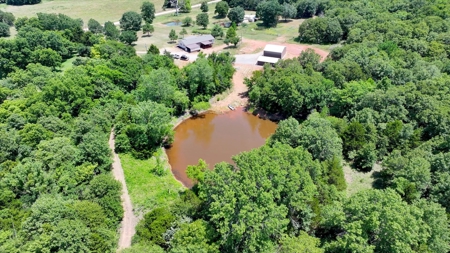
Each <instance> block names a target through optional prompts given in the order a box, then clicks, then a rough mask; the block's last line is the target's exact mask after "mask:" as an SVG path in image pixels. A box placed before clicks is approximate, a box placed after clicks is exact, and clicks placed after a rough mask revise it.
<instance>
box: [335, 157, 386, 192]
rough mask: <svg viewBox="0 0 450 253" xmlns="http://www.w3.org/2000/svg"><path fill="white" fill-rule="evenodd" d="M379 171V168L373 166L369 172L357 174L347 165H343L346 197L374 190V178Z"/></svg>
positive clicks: (376, 165)
mask: <svg viewBox="0 0 450 253" xmlns="http://www.w3.org/2000/svg"><path fill="white" fill-rule="evenodd" d="M380 171H381V166H380V165H378V164H375V165H374V166H373V169H372V171H370V172H366V173H364V172H359V171H357V170H355V169H352V168H351V167H350V166H349V165H348V164H345V165H344V174H345V180H346V181H347V196H349V197H350V196H352V195H353V194H355V193H357V192H359V191H362V190H366V189H372V188H376V176H377V173H378V172H380Z"/></svg>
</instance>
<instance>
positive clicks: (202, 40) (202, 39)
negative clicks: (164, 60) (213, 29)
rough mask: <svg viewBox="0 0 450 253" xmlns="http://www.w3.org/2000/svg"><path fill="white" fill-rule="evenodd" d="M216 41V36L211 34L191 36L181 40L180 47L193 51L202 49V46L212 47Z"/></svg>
mask: <svg viewBox="0 0 450 253" xmlns="http://www.w3.org/2000/svg"><path fill="white" fill-rule="evenodd" d="M213 43H214V37H213V36H212V35H211V34H207V35H202V36H191V37H187V38H185V39H182V40H180V42H179V43H178V47H179V48H181V49H183V50H185V51H186V52H189V53H192V52H195V51H200V48H209V47H212V45H213Z"/></svg>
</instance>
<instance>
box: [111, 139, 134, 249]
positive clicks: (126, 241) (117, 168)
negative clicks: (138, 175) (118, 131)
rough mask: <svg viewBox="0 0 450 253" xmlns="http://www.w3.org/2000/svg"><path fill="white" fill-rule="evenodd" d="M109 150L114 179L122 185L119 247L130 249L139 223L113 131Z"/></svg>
mask: <svg viewBox="0 0 450 253" xmlns="http://www.w3.org/2000/svg"><path fill="white" fill-rule="evenodd" d="M109 148H110V149H111V151H112V152H113V156H114V157H113V164H112V166H113V170H112V172H113V175H114V178H115V179H116V180H117V181H119V182H120V183H121V184H122V196H120V198H121V199H122V206H123V210H124V215H123V219H122V222H121V223H120V235H119V245H118V246H119V247H118V250H121V249H124V248H128V247H130V246H131V238H132V237H133V235H134V234H135V232H136V230H135V227H136V225H137V223H138V218H137V217H136V216H134V213H133V206H132V204H131V199H130V195H128V189H127V184H126V183H125V175H124V173H123V169H122V164H121V163H120V158H119V155H118V154H117V153H116V152H114V133H113V131H112V130H111V135H110V136H109Z"/></svg>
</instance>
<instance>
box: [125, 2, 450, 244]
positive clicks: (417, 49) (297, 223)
mask: <svg viewBox="0 0 450 253" xmlns="http://www.w3.org/2000/svg"><path fill="white" fill-rule="evenodd" d="M227 2H228V4H229V6H230V7H232V8H235V7H238V6H242V7H243V8H245V9H250V10H256V11H257V15H258V13H259V14H264V13H267V15H269V16H270V15H273V13H272V12H271V11H270V10H275V12H277V11H278V12H279V15H281V14H280V13H281V12H282V10H281V8H279V6H282V5H284V4H285V2H286V3H288V4H291V5H293V6H295V7H296V9H297V14H296V15H297V17H304V18H309V17H312V16H315V15H318V17H316V18H314V19H307V20H306V21H304V22H303V23H302V24H301V25H300V27H299V36H298V40H299V41H304V42H312V43H334V42H340V41H342V44H341V45H338V46H335V48H334V49H333V50H332V52H331V54H330V57H329V58H327V59H326V60H325V61H323V62H321V61H320V56H319V55H317V54H315V53H314V51H312V50H306V51H304V52H302V53H301V55H299V57H297V58H295V59H291V60H284V61H281V62H279V63H278V64H276V66H275V67H271V66H265V67H264V69H263V70H261V71H256V72H255V73H254V74H253V76H252V77H251V78H249V79H247V80H246V84H247V85H248V87H249V98H250V102H251V106H253V107H259V108H263V109H265V110H266V111H268V112H271V113H281V114H282V115H284V116H285V117H286V120H284V121H281V122H280V123H279V126H278V129H277V130H276V133H275V134H274V135H273V136H272V137H271V138H270V139H269V140H268V142H267V143H266V145H264V146H263V147H261V148H258V149H255V150H252V151H250V152H244V153H242V154H240V155H237V156H235V157H234V159H233V160H234V164H233V165H231V164H227V163H220V164H217V165H216V166H215V169H214V170H213V171H209V170H208V169H207V166H206V164H205V162H204V161H200V162H199V164H198V165H197V166H189V167H188V170H187V172H188V175H189V176H190V177H191V178H192V179H194V180H195V182H197V184H196V186H195V187H194V188H193V189H192V192H190V191H187V192H186V193H185V195H184V196H182V199H184V200H183V201H180V203H178V202H177V203H175V204H174V205H173V206H171V207H169V208H159V209H155V210H153V211H151V212H150V213H148V214H147V215H145V216H144V220H143V221H141V223H140V224H139V226H138V229H137V235H136V236H135V238H134V241H135V246H134V248H133V249H130V250H129V252H145V250H148V251H153V252H165V251H169V252H330V253H331V252H361V253H362V252H364V253H366V252H389V253H391V252H399V253H400V252H441V253H446V252H448V251H449V250H450V230H449V222H448V215H449V213H450V206H449V203H450V201H449V200H450V198H449V194H448V192H449V190H450V184H449V183H450V181H449V179H450V166H449V162H448V161H449V158H450V146H449V143H450V142H449V141H450V137H449V130H448V125H449V120H450V110H449V109H450V104H449V102H450V101H449V98H450V94H449V89H448V87H449V84H450V76H449V74H450V72H449V66H450V65H449V63H450V61H449V56H450V54H449V53H450V41H449V40H448V36H449V34H450V33H449V32H450V20H449V13H450V12H449V11H448V10H449V8H450V3H449V2H448V1H421V0H418V1H409V0H408V1H406V0H405V1H402V0H398V1H310V0H303V1H302V0H300V1H280V2H273V1H266V2H264V1H233V0H230V1H227ZM261 2H262V3H261ZM269 12H270V13H269ZM260 18H263V24H264V25H267V26H273V25H274V24H273V23H270V22H272V21H273V19H272V18H267V21H268V22H267V23H266V22H265V20H264V17H261V16H260ZM275 25H276V20H275ZM343 161H346V162H347V163H348V164H350V166H351V167H352V168H353V169H354V170H359V171H362V172H368V171H371V170H372V168H373V165H374V164H375V163H378V164H379V165H380V166H381V167H382V170H381V172H378V173H376V174H374V175H375V176H376V177H377V178H376V179H377V180H376V181H375V182H376V183H375V184H374V185H373V188H375V189H370V190H364V191H361V192H358V193H356V194H354V195H352V196H346V194H345V191H344V190H345V189H346V187H347V185H346V182H345V179H344V174H343V170H342V163H343ZM157 245H158V246H159V247H158V246H157ZM157 249H159V251H158V250H157Z"/></svg>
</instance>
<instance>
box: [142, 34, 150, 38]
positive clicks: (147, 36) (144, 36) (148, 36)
mask: <svg viewBox="0 0 450 253" xmlns="http://www.w3.org/2000/svg"><path fill="white" fill-rule="evenodd" d="M152 36H153V34H142V36H141V38H150V37H152Z"/></svg>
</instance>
